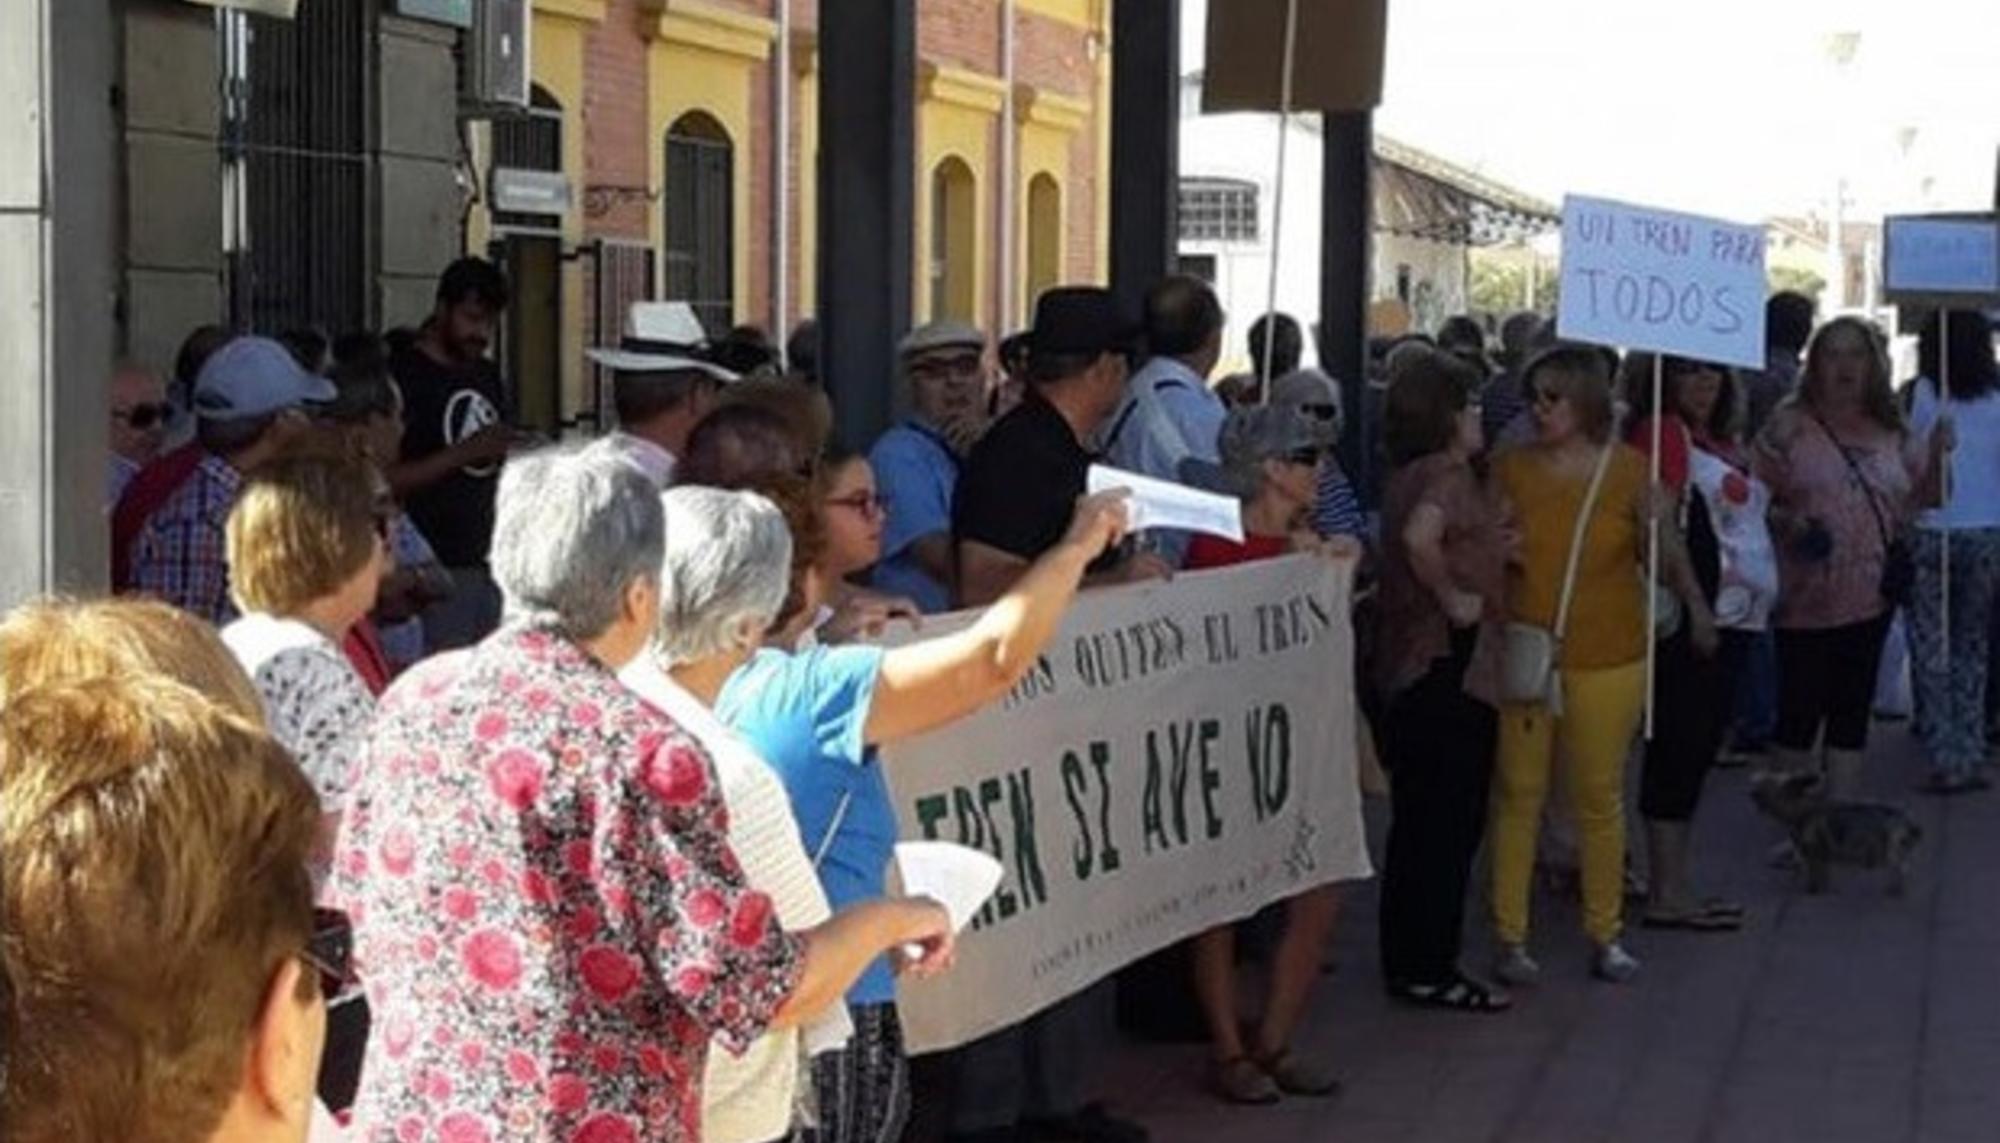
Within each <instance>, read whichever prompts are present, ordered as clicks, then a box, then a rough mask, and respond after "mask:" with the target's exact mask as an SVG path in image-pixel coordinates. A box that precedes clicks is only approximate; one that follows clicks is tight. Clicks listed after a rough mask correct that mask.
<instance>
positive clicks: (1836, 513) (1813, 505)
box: [1754, 318, 1951, 798]
mask: <svg viewBox="0 0 2000 1143" xmlns="http://www.w3.org/2000/svg"><path fill="white" fill-rule="evenodd" d="M1950 444H1951V434H1950V433H1949V432H1938V433H1934V434H1932V436H1931V438H1930V440H1929V442H1928V443H1926V442H1923V441H1919V440H1917V439H1916V438H1914V437H1912V436H1911V435H1910V433H1909V432H1908V431H1906V430H1905V428H1904V425H1903V414H1902V411H1901V410H1900V409H1899V408H1897V406H1896V399H1895V396H1894V394H1893V393H1892V391H1891V390H1890V387H1889V358H1888V354H1887V352H1886V351H1885V350H1884V348H1883V345H1882V335H1881V334H1880V333H1878V332H1877V331H1876V329H1875V327H1874V326H1872V325H1869V324H1868V323H1867V322H1864V321H1862V320H1860V319H1858V318H1835V319H1834V320H1833V321H1830V322H1828V323H1827V324H1826V325H1824V326H1822V327H1821V328H1820V331H1819V333H1817V334H1816V335H1814V337H1813V339H1812V344H1811V345H1810V346H1809V347H1808V348H1807V349H1806V366H1805V372H1804V374H1803V375H1802V376H1801V378H1800V381H1799V391H1798V393H1797V395H1795V396H1794V397H1793V398H1792V399H1791V400H1789V401H1787V402H1786V403H1785V404H1783V405H1780V406H1779V407H1778V409H1777V411H1776V412H1774V413H1773V414H1772V415H1771V419H1770V421H1769V422H1767V423H1766V424H1765V426H1764V431H1763V432H1762V433H1761V434H1760V435H1759V436H1758V438H1757V447H1756V456H1755V461H1754V467H1755V469H1756V474H1757V476H1758V477H1759V478H1760V479H1762V480H1763V481H1764V483H1766V484H1768V485H1770V487H1771V533H1772V539H1773V540H1774V541H1775V543H1776V544H1777V548H1778V584H1779V590H1778V611H1777V616H1776V620H1775V625H1776V627H1777V632H1778V734H1777V746H1778V751H1777V757H1776V761H1777V763H1778V765H1780V766H1781V767H1783V768H1786V769H1792V770H1798V769H1805V768H1808V767H1811V768H1815V769H1817V766H1816V763H1817V762H1818V759H1817V758H1815V757H1814V756H1813V752H1814V750H1815V744H1817V743H1820V742H1824V744H1825V750H1826V776H1827V784H1828V786H1829V788H1830V790H1831V792H1832V794H1833V796H1834V797H1837V798H1838V797H1850V796H1852V794H1853V793H1854V790H1855V788H1856V786H1857V785H1858V784H1859V781H1860V776H1861V767H1862V761H1863V759H1864V757H1865V753H1864V752H1865V751H1866V750H1867V748H1868V716H1869V712H1870V709H1871V707H1870V701H1871V698H1872V696H1873V694H1874V689H1875V668H1876V664H1877V662H1878V661H1879V660H1880V658H1881V655H1882V639H1883V636H1884V635H1885V634H1886V633H1887V632H1888V629H1889V618H1890V616H1891V614H1892V613H1893V612H1894V610H1895V604H1896V602H1899V601H1892V600H1890V599H1889V598H1887V597H1886V596H1885V594H1884V587H1885V586H1891V587H1893V586H1894V584H1893V583H1892V582H1891V581H1893V580H1894V579H1895V578H1896V576H1897V575H1899V574H1901V573H1898V572H1896V571H1895V570H1894V569H1895V566H1896V564H1897V562H1898V561H1899V559H1900V560H1905V561H1906V559H1907V549H1906V548H1904V546H1903V540H1904V536H1905V533H1906V530H1907V528H1908V526H1909V524H1910V521H1911V519H1912V518H1913V517H1914V515H1915V512H1916V508H1917V506H1918V505H1919V504H1928V503H1932V502H1934V501H1935V498H1936V497H1935V493H1936V485H1935V479H1936V474H1937V472H1938V471H1939V465H1938V464H1937V460H1938V457H1939V456H1940V455H1941V454H1942V453H1943V451H1944V450H1945V449H1947V448H1949V446H1950ZM1909 570H1910V569H1909V568H1908V567H1907V565H1906V566H1905V567H1904V569H1903V571H1904V572H1907V571H1909ZM1885 574H1886V575H1887V578H1886V579H1885ZM1822 732H1823V733H1822Z"/></svg>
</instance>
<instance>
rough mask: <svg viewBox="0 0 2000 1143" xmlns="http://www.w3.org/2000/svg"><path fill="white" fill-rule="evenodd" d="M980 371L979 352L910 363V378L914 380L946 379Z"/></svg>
mask: <svg viewBox="0 0 2000 1143" xmlns="http://www.w3.org/2000/svg"><path fill="white" fill-rule="evenodd" d="M978 372H979V355H978V354H977V353H964V354H959V355H957V356H955V357H930V358H925V359H923V360H920V361H912V362H911V363H910V378H911V380H914V381H944V380H948V379H950V378H953V377H966V376H970V375H972V374H975V373H978Z"/></svg>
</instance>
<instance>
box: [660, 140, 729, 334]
mask: <svg viewBox="0 0 2000 1143" xmlns="http://www.w3.org/2000/svg"><path fill="white" fill-rule="evenodd" d="M697 131H699V132H700V133H696V132H697ZM666 159H667V186H666V195H665V202H664V204H663V206H664V209H665V211H666V224H667V226H666V233H667V239H666V242H667V246H666V251H665V256H664V258H663V259H662V270H663V271H664V277H665V281H664V282H663V283H662V284H663V286H664V287H665V293H664V295H663V296H665V297H666V298H668V299H669V300H674V301H685V302H689V303H691V304H692V305H693V306H694V312H695V313H696V315H698V316H699V317H700V318H701V324H702V328H703V329H705V330H706V331H707V332H708V335H709V336H710V337H712V338H714V337H720V336H722V335H723V334H724V333H726V332H728V330H729V327H730V325H731V323H732V321H733V320H734V314H735V309H736V300H735V296H736V289H735V281H734V279H735V264H736V252H735V248H734V247H735V219H734V215H735V202H734V194H733V192H732V187H733V185H734V167H735V148H734V147H732V146H731V145H730V142H729V139H728V137H727V136H724V135H722V134H721V133H720V131H719V130H714V131H706V130H702V129H701V127H700V126H692V127H690V126H685V125H684V123H676V124H675V125H674V128H673V129H672V130H670V131H668V133H667V156H666Z"/></svg>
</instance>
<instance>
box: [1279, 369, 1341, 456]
mask: <svg viewBox="0 0 2000 1143" xmlns="http://www.w3.org/2000/svg"><path fill="white" fill-rule="evenodd" d="M1266 403H1267V404H1271V405H1285V406H1288V407H1291V408H1295V409H1304V410H1306V411H1307V412H1308V413H1311V414H1312V415H1313V416H1314V418H1315V419H1317V420H1320V421H1324V422H1327V423H1328V424H1329V425H1330V428H1329V429H1328V432H1329V434H1330V436H1329V438H1328V447H1332V445H1333V444H1334V443H1335V442H1337V441H1339V440H1340V424H1341V408H1340V386H1339V385H1337V384H1335V383H1334V380H1333V378H1331V377H1328V376H1327V375H1326V374H1324V373H1321V372H1320V371H1319V370H1317V369H1299V370H1295V371H1293V372H1291V373H1287V374H1285V375H1284V376H1283V377H1280V378H1278V379H1277V380H1276V381H1273V382H1271V399H1270V400H1269V401H1268V402H1266Z"/></svg>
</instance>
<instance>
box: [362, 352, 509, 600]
mask: <svg viewBox="0 0 2000 1143" xmlns="http://www.w3.org/2000/svg"><path fill="white" fill-rule="evenodd" d="M389 368H390V371H391V372H393V373H394V374H395V375H396V383H397V384H398V385H400V386H401V387H402V390H403V421H404V425H403V459H404V460H406V461H415V460H422V459H424V458H425V457H428V456H431V455H433V454H435V453H438V452H441V451H443V450H445V449H447V448H450V447H452V446H453V445H456V444H458V443H460V442H461V441H464V440H467V439H469V438H471V437H472V436H474V435H475V434H477V433H478V432H479V430H481V429H483V428H485V427H487V426H488V425H493V424H498V423H500V421H501V419H502V418H501V413H500V403H501V395H500V393H501V391H500V373H499V370H497V369H495V368H494V366H493V363H492V362H490V361H479V362H475V363H473V364H472V365H470V366H463V367H460V366H449V365H443V364H440V363H438V362H437V361H436V360H434V359H433V358H432V357H431V356H430V355H429V354H427V353H425V352H424V351H423V350H422V349H420V348H418V347H417V346H416V345H414V344H412V345H409V346H406V347H405V348H403V349H402V350H401V351H399V352H397V353H396V354H395V356H393V357H391V358H390V359H389ZM499 486H500V462H499V461H497V460H496V461H492V462H489V463H487V464H481V465H474V466H472V467H469V468H461V469H459V470H458V471H456V472H454V473H452V474H451V475H450V476H447V477H445V478H444V479H443V480H440V481H438V482H437V483H436V484H433V485H431V486H429V487H428V488H420V489H417V490H416V491H414V492H411V493H410V494H409V496H408V497H406V498H405V500H404V507H405V508H406V509H408V511H409V513H410V520H411V522H412V523H414V524H416V526H417V527H418V529H420V530H421V531H422V532H423V534H424V537H425V538H426V539H428V540H429V541H430V542H431V547H432V548H434V549H435V550H436V551H437V554H438V562H440V563H442V564H443V565H444V566H446V567H450V568H471V567H483V566H484V565H485V563H486V554H487V550H488V549H489V548H490V547H491V546H492V543H493V495H494V493H495V492H496V491H497V490H498V489H499Z"/></svg>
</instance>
